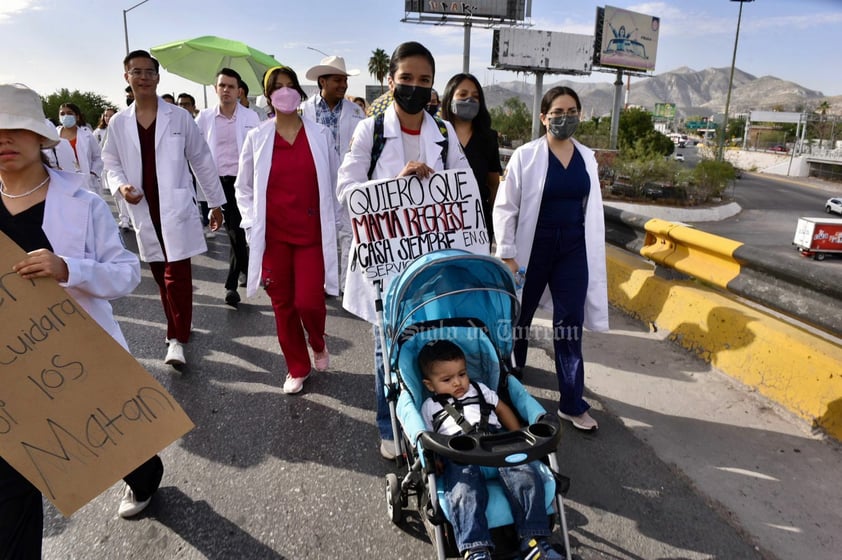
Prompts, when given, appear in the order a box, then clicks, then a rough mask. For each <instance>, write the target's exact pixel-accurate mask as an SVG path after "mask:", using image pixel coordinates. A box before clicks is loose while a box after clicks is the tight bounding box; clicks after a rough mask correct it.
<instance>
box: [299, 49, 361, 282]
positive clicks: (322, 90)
mask: <svg viewBox="0 0 842 560" xmlns="http://www.w3.org/2000/svg"><path fill="white" fill-rule="evenodd" d="M359 73H360V71H359V70H346V69H345V59H343V58H342V57H341V56H328V57H327V58H323V59H322V61H321V63H320V64H318V65H316V66H313V67H312V68H310V69H309V70H307V74H306V77H307V79H308V80H313V81H314V82H317V83H318V84H319V93H317V94H315V95H313V96H312V97H310V98H309V99H307V100H306V101H304V102H303V103H302V104H301V114H302V115H303V116H305V117H307V118H309V119H312V120H314V121H316V122H317V123H319V124H322V125H324V126H326V127H328V128H329V129H330V131H331V133H332V134H333V142H334V144H335V145H336V150H337V152H338V153H339V163H340V165H341V164H342V160H343V158H344V157H345V154H347V153H348V150H350V149H351V137H352V136H353V135H354V129H355V128H357V125H358V124H359V123H360V121H362V120H363V119H365V112H364V111H363V110H362V109H361V108H360V106H359V105H357V104H356V103H354V102H353V101H349V100H347V99H345V92H346V91H348V76H356V75H357V74H359ZM342 219H343V223H344V224H345V226H346V227H344V228H342V229H341V230H337V234H338V238H337V247H338V249H339V286H340V289H343V286H345V275H346V273H347V270H348V253H349V252H350V250H351V223H350V218H349V216H348V213H347V212H344V211H343V212H342Z"/></svg>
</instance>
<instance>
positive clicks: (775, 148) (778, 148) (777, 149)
mask: <svg viewBox="0 0 842 560" xmlns="http://www.w3.org/2000/svg"><path fill="white" fill-rule="evenodd" d="M769 149H770V150H772V151H773V152H784V153H786V152H788V151H789V150H788V149H787V147H786V146H781V145H780V144H777V145H775V146H772V147H771V148H769Z"/></svg>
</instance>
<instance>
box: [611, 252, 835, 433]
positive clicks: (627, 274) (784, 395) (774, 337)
mask: <svg viewBox="0 0 842 560" xmlns="http://www.w3.org/2000/svg"><path fill="white" fill-rule="evenodd" d="M607 258H608V287H609V288H608V289H609V293H608V296H609V300H610V301H611V303H612V305H614V306H616V307H617V308H619V309H622V310H624V311H625V312H626V313H629V314H630V315H632V316H634V317H637V318H638V319H640V320H641V321H643V322H645V323H647V324H649V325H650V327H651V328H653V329H665V330H666V331H667V332H669V333H670V334H669V338H670V339H671V340H673V341H675V342H676V343H678V344H680V345H681V346H683V347H685V348H687V349H689V350H691V351H693V352H695V353H696V354H697V355H699V356H700V357H701V358H703V359H704V360H706V361H708V362H710V363H711V364H713V365H714V366H715V367H716V368H717V369H719V370H721V371H722V372H724V373H726V374H727V375H729V376H731V377H733V378H735V379H738V380H740V381H741V382H743V383H745V384H746V385H748V386H750V387H754V388H756V389H757V390H758V391H759V392H760V393H761V394H763V395H764V396H766V397H767V398H769V399H772V400H773V401H775V402H777V403H779V404H780V405H782V406H784V407H785V408H787V409H789V410H790V411H792V412H794V413H795V414H797V415H799V416H800V417H802V418H804V419H805V420H806V421H808V422H810V423H811V424H812V425H814V426H816V427H819V428H821V429H822V430H824V431H825V432H826V433H827V434H829V435H830V436H832V437H834V438H836V439H838V440H842V347H840V345H839V344H838V343H837V342H836V341H834V340H831V339H827V338H824V337H821V336H818V335H817V334H816V333H813V332H809V331H808V330H806V329H804V328H802V327H800V326H798V325H795V324H793V323H791V322H790V321H787V320H785V319H782V318H780V317H778V316H776V315H774V314H772V313H770V312H767V311H764V310H763V309H758V308H757V307H754V306H750V305H747V304H746V303H744V302H742V301H740V300H739V299H738V298H737V297H736V296H734V295H731V294H729V293H725V292H722V291H719V290H717V289H715V288H713V287H709V286H705V285H702V284H700V283H699V282H697V281H695V280H693V279H685V280H682V279H665V278H662V277H660V276H659V275H658V274H656V271H655V265H653V264H652V263H651V262H647V261H646V260H644V259H643V258H642V257H640V256H637V255H633V254H630V253H628V252H626V251H623V250H621V249H618V248H616V247H608V250H607Z"/></svg>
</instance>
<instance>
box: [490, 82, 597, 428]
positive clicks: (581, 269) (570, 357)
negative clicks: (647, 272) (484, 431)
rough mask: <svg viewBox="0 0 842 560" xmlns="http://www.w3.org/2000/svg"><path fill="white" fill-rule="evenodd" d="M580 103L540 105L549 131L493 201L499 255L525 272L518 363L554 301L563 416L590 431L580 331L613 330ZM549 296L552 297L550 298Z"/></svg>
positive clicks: (518, 161) (560, 92)
mask: <svg viewBox="0 0 842 560" xmlns="http://www.w3.org/2000/svg"><path fill="white" fill-rule="evenodd" d="M581 111H582V105H581V102H580V100H579V96H578V95H577V94H576V92H575V91H573V90H572V89H570V88H567V87H554V88H552V89H550V90H549V91H548V92H547V93H546V94H545V95H544V98H543V99H542V101H541V122H542V123H543V124H544V126H545V127H546V128H547V134H546V135H545V136H542V137H541V138H538V139H537V140H533V141H532V142H530V143H528V144H525V145H524V146H521V147H520V148H518V149H517V150H515V152H514V153H513V154H512V158H511V160H509V164H508V167H507V172H506V180H505V181H504V183H503V184H502V186H501V187H500V190H498V192H497V199H496V201H495V204H494V210H493V219H494V233H495V237H496V241H497V256H498V257H500V258H502V259H503V261H504V262H506V264H508V266H509V268H510V269H511V270H512V272H513V273H516V272H518V271H519V270H525V282H524V286H523V292H522V296H521V314H520V318H519V319H518V321H517V325H516V327H515V332H514V353H513V354H514V356H513V357H514V362H515V363H514V366H515V368H516V370H519V369H522V368H523V366H524V365H525V364H526V354H527V346H528V340H529V327H530V324H531V323H532V317H533V315H534V313H535V310H536V309H537V307H538V305H539V303H540V302H541V300H542V298H543V297H544V296H545V292H546V291H549V293H550V295H551V296H552V308H553V346H554V349H555V362H556V374H557V377H558V384H559V393H560V399H559V409H558V414H559V416H560V417H561V418H562V419H565V420H569V421H571V422H572V423H573V426H574V427H576V428H578V429H581V430H586V431H594V430H596V429H597V428H598V425H597V422H596V421H595V420H594V419H593V418H592V417H591V416H590V414H588V409H589V408H590V406H589V405H588V403H587V402H585V400H584V399H583V398H582V394H583V392H584V378H585V370H584V360H583V358H582V327H583V326H584V327H586V328H588V329H590V330H594V331H604V330H607V329H608V295H607V280H606V269H605V222H604V217H603V210H602V195H601V192H600V187H599V176H598V173H597V163H596V158H595V157H594V153H593V151H592V150H590V149H588V148H586V147H585V146H583V145H582V144H580V143H579V142H577V141H576V140H574V139H573V138H572V135H573V133H574V132H575V130H576V127H577V126H578V124H579V114H580V113H581ZM546 299H548V298H546Z"/></svg>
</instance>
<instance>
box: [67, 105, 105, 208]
mask: <svg viewBox="0 0 842 560" xmlns="http://www.w3.org/2000/svg"><path fill="white" fill-rule="evenodd" d="M58 120H59V123H61V124H59V126H58V127H57V128H56V130H57V131H58V134H59V136H60V137H61V138H64V139H65V140H67V141H68V142H70V146H71V147H72V148H73V154H74V156H75V158H76V159H75V162H74V168H73V169H65V171H76V173H79V174H81V175H84V176H85V177H86V180H85V188H87V189H88V190H89V191H91V192H94V193H99V192H100V191H99V189H100V183H101V182H100V178H99V177H100V175H102V154H101V149H100V145H99V142H98V141H97V139H96V138H95V137H94V135H93V133H92V132H91V131H90V129H89V128H88V127H87V125H86V123H85V117H84V115H82V111H81V110H80V109H79V106H78V105H76V104H75V103H63V104H62V105H61V107H59V110H58Z"/></svg>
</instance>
